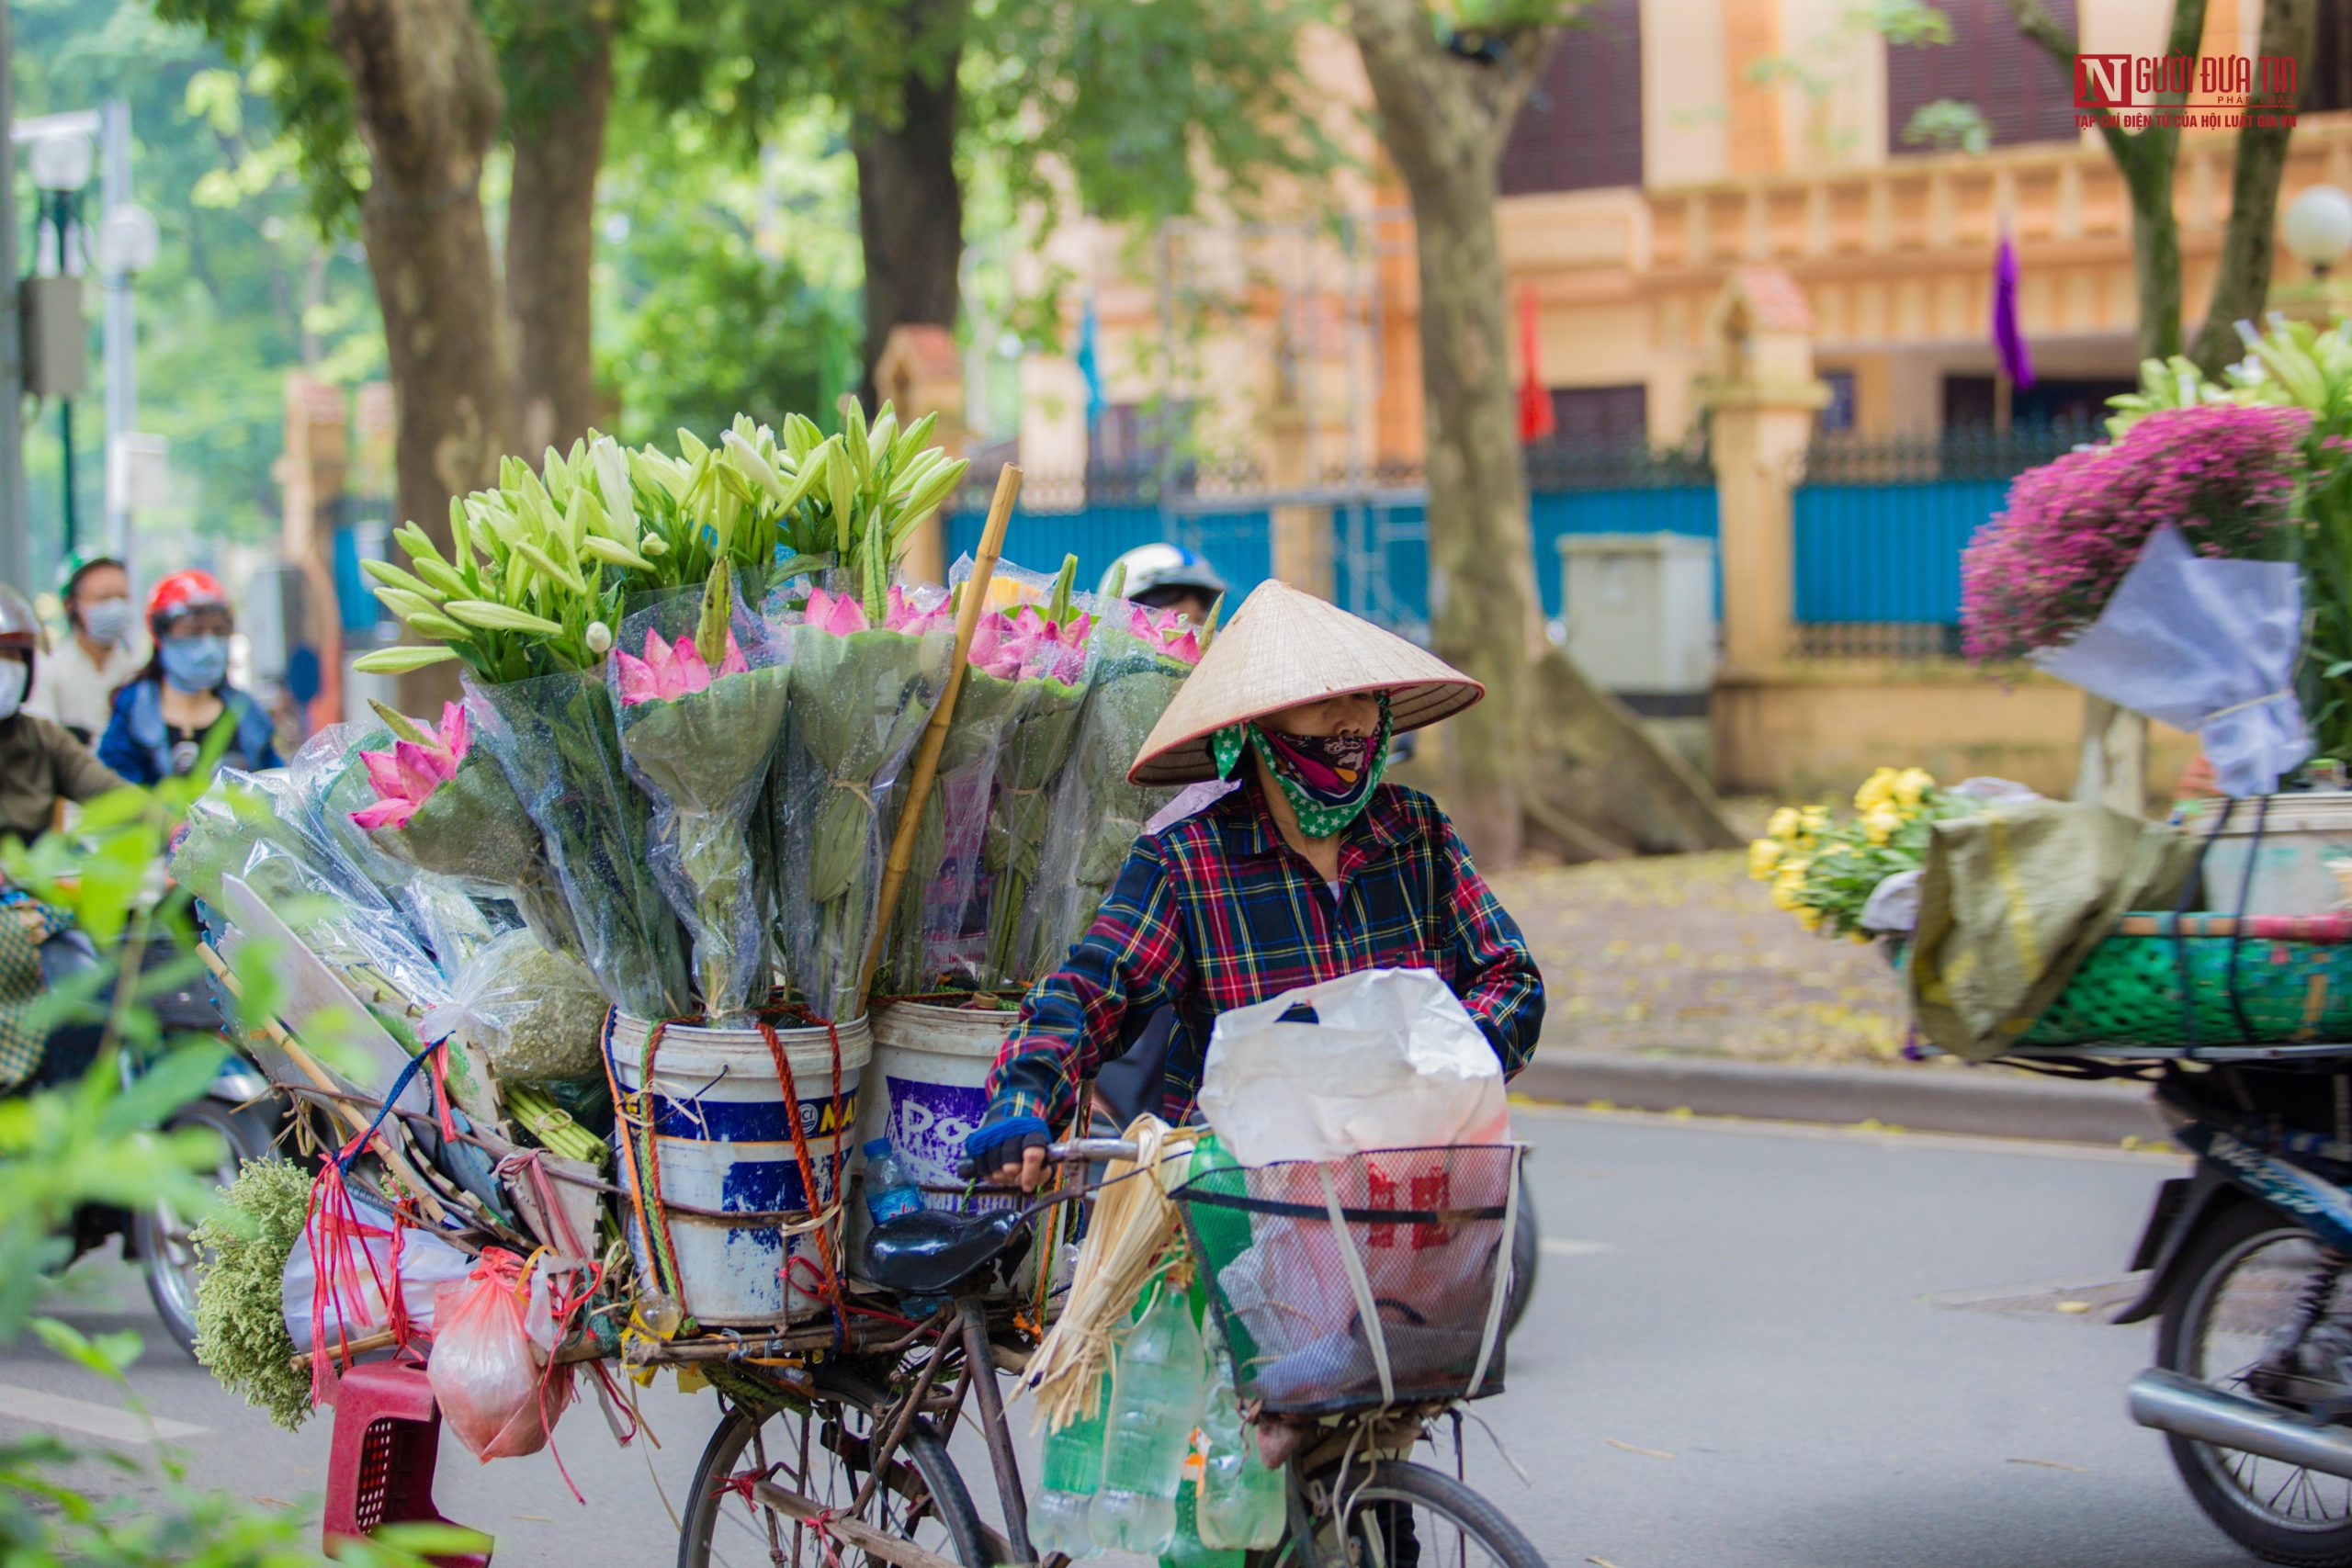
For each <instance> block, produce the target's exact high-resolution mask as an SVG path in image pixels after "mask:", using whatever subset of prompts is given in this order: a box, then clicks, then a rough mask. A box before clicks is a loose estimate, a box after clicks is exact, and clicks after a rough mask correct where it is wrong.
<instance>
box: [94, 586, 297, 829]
mask: <svg viewBox="0 0 2352 1568" xmlns="http://www.w3.org/2000/svg"><path fill="white" fill-rule="evenodd" d="M147 629H148V630H149V631H150V632H151V633H153V636H154V638H155V653H154V657H153V658H152V659H150V660H148V661H147V667H146V668H145V669H144V670H141V671H140V672H139V673H138V675H137V676H135V677H133V678H132V680H131V681H130V684H128V685H126V686H124V687H123V688H122V690H121V691H119V692H118V693H116V694H115V699H114V716H113V718H112V719H111V720H110V721H109V722H108V723H107V732H106V737H105V739H101V740H100V741H99V742H98V760H99V761H103V762H105V763H106V764H107V766H108V767H110V768H112V769H114V771H115V772H117V773H120V774H121V775H122V776H123V777H124V778H126V779H129V780H130V782H131V783H133V784H157V783H160V782H161V781H162V780H164V779H166V778H176V777H178V776H179V775H181V774H184V773H191V772H193V771H194V770H195V767H196V763H197V759H198V756H199V755H200V754H201V753H202V751H203V750H204V744H205V741H206V739H207V738H208V737H209V735H210V734H211V733H212V731H213V730H214V729H215V728H217V727H219V726H220V725H221V724H222V722H223V721H224V720H225V721H227V723H228V725H229V730H230V734H229V742H228V749H227V750H225V751H224V752H223V753H222V754H221V757H220V766H222V767H224V768H246V769H256V768H275V767H277V766H278V765H279V758H278V755H277V739H276V737H275V735H274V734H273V732H272V726H271V723H270V717H269V714H268V712H267V711H266V709H264V708H263V706H262V705H261V704H259V703H258V702H255V701H254V698H253V696H252V695H251V694H249V693H246V692H242V691H240V690H238V689H237V688H236V687H234V686H232V685H231V684H230V683H229V637H230V634H231V633H232V632H234V631H235V630H236V617H235V615H233V614H232V612H231V610H230V608H229V599H228V595H227V594H226V593H224V592H222V591H221V588H220V581H219V580H218V579H216V578H214V577H213V575H212V574H211V573H210V572H209V571H198V570H187V571H175V572H173V573H172V574H171V575H170V576H168V577H166V578H164V580H163V581H160V582H158V583H156V584H155V588H154V592H152V593H150V594H149V595H148V596H147Z"/></svg>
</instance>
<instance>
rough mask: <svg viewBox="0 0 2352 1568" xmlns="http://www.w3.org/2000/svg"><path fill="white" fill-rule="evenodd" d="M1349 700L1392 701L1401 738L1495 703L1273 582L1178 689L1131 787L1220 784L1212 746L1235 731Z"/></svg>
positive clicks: (1310, 597)
mask: <svg viewBox="0 0 2352 1568" xmlns="http://www.w3.org/2000/svg"><path fill="white" fill-rule="evenodd" d="M1347 692H1386V693H1387V694H1389V697H1388V711H1389V716H1390V719H1391V722H1392V723H1393V724H1394V726H1395V728H1396V730H1397V733H1398V734H1400V735H1401V734H1403V733H1404V732H1405V731H1406V730H1408V729H1419V728H1421V727H1422V726H1423V725H1425V724H1435V723H1436V722H1437V721H1438V720H1439V719H1442V718H1446V717H1449V716H1452V715H1454V714H1457V713H1460V712H1461V711H1462V710H1463V709H1464V708H1466V707H1468V706H1469V705H1471V704H1472V703H1475V702H1476V701H1477V700H1478V699H1479V698H1480V697H1483V696H1485V695H1486V694H1487V689H1486V688H1485V687H1484V686H1481V685H1480V684H1478V682H1476V681H1473V680H1472V679H1470V677H1469V676H1467V675H1464V674H1463V673H1462V671H1459V670H1456V669H1454V668H1453V666H1451V665H1449V664H1447V663H1446V662H1445V661H1444V660H1440V659H1438V658H1435V657H1434V656H1432V655H1430V654H1428V653H1424V652H1422V651H1421V650H1420V649H1418V648H1415V647H1414V646H1413V645H1412V644H1411V643H1409V642H1407V641H1406V640H1405V639H1404V638H1403V637H1398V636H1397V635H1396V634H1395V633H1393V632H1385V631H1383V630H1381V629H1380V628H1379V627H1378V626H1374V625H1373V624H1372V623H1371V622H1370V621H1366V620H1360V619H1358V618H1357V617H1356V616H1354V615H1349V614H1348V613H1347V612H1346V611H1345V610H1342V609H1340V607H1339V606H1338V605H1336V604H1327V603H1325V602H1324V601H1323V600H1320V599H1317V597H1316V596H1315V595H1314V594H1312V593H1302V592H1299V591H1298V590H1297V589H1295V588H1293V587H1291V586H1290V585H1289V584H1288V583H1285V582H1276V581H1272V580H1271V579H1270V580H1268V581H1264V582H1261V583H1260V584H1259V585H1258V586H1257V588H1256V589H1255V590H1254V591H1252V592H1251V593H1250V597H1249V598H1248V599H1247V600H1246V601H1244V602H1243V604H1242V606H1241V608H1240V609H1239V610H1238V612H1236V614H1235V615H1234V617H1233V620H1232V622H1231V623H1230V624H1229V625H1227V626H1226V627H1225V628H1224V629H1223V630H1221V631H1219V632H1218V633H1217V634H1216V637H1215V638H1214V639H1213V640H1212V641H1211V642H1210V643H1209V649H1208V651H1207V652H1206V653H1204V654H1203V655H1202V656H1201V662H1200V664H1199V666H1198V667H1197V668H1196V669H1194V670H1193V672H1192V674H1191V675H1189V676H1187V677H1186V678H1185V681H1184V683H1183V684H1182V686H1179V687H1178V688H1176V698H1175V700H1174V701H1173V702H1171V703H1170V704H1169V705H1168V711H1167V712H1165V713H1163V714H1161V715H1160V716H1159V723H1158V724H1156V725H1154V726H1152V729H1151V734H1150V736H1149V737H1148V738H1147V739H1145V741H1144V743H1143V750H1141V751H1139V752H1137V753H1136V765H1135V766H1134V767H1132V768H1130V769H1128V770H1127V779H1128V782H1130V783H1132V784H1196V783H1198V782H1199V781H1201V780H1203V779H1213V778H1215V777H1216V761H1214V760H1213V759H1212V758H1211V757H1210V755H1209V737H1210V736H1212V735H1214V734H1216V732H1217V731H1218V730H1220V729H1223V728H1225V727H1226V726H1227V725H1228V724H1238V723H1239V722H1241V721H1242V720H1243V719H1245V718H1261V717H1263V716H1265V715H1267V714H1270V713H1277V712H1279V711H1281V710H1282V709H1283V708H1287V707H1295V706H1297V705H1299V704H1301V703H1311V702H1316V701H1318V700H1320V699H1322V698H1324V697H1336V696H1339V695H1340V694H1343V693H1347Z"/></svg>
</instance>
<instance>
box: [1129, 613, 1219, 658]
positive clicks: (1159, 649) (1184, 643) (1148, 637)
mask: <svg viewBox="0 0 2352 1568" xmlns="http://www.w3.org/2000/svg"><path fill="white" fill-rule="evenodd" d="M1127 632H1128V635H1129V636H1131V637H1134V638H1135V639H1136V641H1137V642H1140V643H1142V644H1143V645H1144V646H1145V647H1146V648H1148V649H1151V650H1152V652H1154V653H1157V654H1159V655H1160V656H1161V657H1162V658H1165V659H1173V660H1178V661H1180V662H1182V663H1185V664H1198V663H1199V662H1200V661H1201V634H1200V633H1199V632H1197V631H1195V630H1193V626H1192V623H1190V622H1189V621H1187V620H1185V619H1184V617H1183V615H1182V613H1180V612H1178V611H1175V610H1151V609H1147V608H1145V607H1144V606H1143V605H1141V604H1137V605H1136V606H1135V609H1134V613H1133V614H1131V615H1128V617H1127Z"/></svg>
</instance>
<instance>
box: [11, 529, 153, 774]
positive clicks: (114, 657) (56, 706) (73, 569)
mask: <svg viewBox="0 0 2352 1568" xmlns="http://www.w3.org/2000/svg"><path fill="white" fill-rule="evenodd" d="M58 595H59V597H60V598H62V599H63V600H64V602H65V620H66V626H67V631H68V634H69V635H68V636H67V637H65V638H64V639H63V640H62V641H61V642H60V643H59V644H58V646H57V648H56V649H54V650H53V651H51V654H50V655H49V658H48V660H46V662H45V663H44V665H43V667H42V669H41V672H40V673H41V678H40V681H39V682H37V683H36V684H35V686H34V688H33V693H32V694H31V695H30V696H28V697H27V698H26V699H25V712H27V713H28V714H32V715H34V716H37V717H40V718H46V719H52V720H54V721H56V722H57V723H59V724H62V725H63V726H64V727H65V728H67V729H69V730H71V731H72V732H73V734H74V739H77V740H79V741H81V742H82V744H84V745H85V746H87V745H90V744H92V743H94V742H95V741H96V739H97V738H98V737H99V735H101V734H102V733H104V732H105V730H106V727H107V718H108V717H109V716H111V715H112V713H113V711H114V694H115V692H116V691H117V689H119V687H120V686H121V685H122V683H123V682H126V681H128V680H130V678H131V677H132V676H133V675H135V674H136V673H138V671H139V667H140V664H141V662H142V661H143V660H144V659H145V657H146V650H145V649H143V648H141V647H140V646H139V645H140V644H141V642H142V641H143V640H144V639H143V638H141V637H140V636H139V619H138V612H137V611H136V610H135V609H134V608H133V606H132V605H131V603H130V573H129V572H127V571H125V570H123V566H122V563H121V562H120V561H119V560H116V559H115V558H113V557H111V556H92V557H89V558H86V559H85V558H80V557H74V558H68V560H67V561H66V563H65V574H64V580H63V581H62V583H61V585H60V586H59V589H58Z"/></svg>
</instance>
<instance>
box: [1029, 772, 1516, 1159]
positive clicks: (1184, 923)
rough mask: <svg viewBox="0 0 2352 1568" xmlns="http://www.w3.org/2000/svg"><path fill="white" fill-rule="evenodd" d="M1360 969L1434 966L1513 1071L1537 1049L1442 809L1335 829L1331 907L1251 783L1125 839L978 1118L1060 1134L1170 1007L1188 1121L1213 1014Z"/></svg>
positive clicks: (1413, 798) (1178, 1102)
mask: <svg viewBox="0 0 2352 1568" xmlns="http://www.w3.org/2000/svg"><path fill="white" fill-rule="evenodd" d="M1369 968H1392V969H1433V970H1435V971H1436V972H1437V973H1438V974H1439V975H1440V976H1443V978H1444V980H1445V982H1446V984H1447V985H1448V986H1450V987H1452V988H1453V993H1454V995H1456V996H1457V997H1460V998H1462V1003H1463V1006H1464V1008H1466V1009H1467V1010H1469V1013H1470V1016H1471V1017H1472V1018H1473V1019H1475V1020H1476V1021H1477V1024H1478V1027H1479V1029H1480V1030H1482V1031H1483V1032H1485V1034H1486V1036H1487V1040H1488V1041H1489V1042H1491V1043H1493V1045H1494V1047H1495V1055H1497V1056H1498V1057H1499V1058H1501V1060H1502V1065H1503V1071H1504V1072H1505V1073H1506V1074H1513V1073H1517V1072H1518V1071H1519V1069H1520V1068H1521V1067H1522V1066H1526V1065H1527V1060H1528V1058H1529V1057H1530V1056H1531V1055H1533V1054H1534V1051H1535V1039H1536V1035H1537V1034H1538V1033H1539V1032H1541V1030H1542V1028H1543V1024H1544V977H1543V976H1541V975H1540V974H1538V973H1537V972H1536V968H1535V960H1534V958H1533V957H1532V955H1530V953H1528V950H1527V942H1526V939H1525V938H1524V937H1522V936H1521V935H1520V931H1519V927H1518V926H1517V925H1516V924H1515V923H1513V921H1512V920H1511V918H1510V916H1509V915H1508V914H1506V913H1504V912H1503V908H1502V906H1501V904H1499V903H1498V902H1497V901H1496V898H1495V896H1494V894H1493V893H1492V892H1490V891H1489V890H1488V889H1487V884H1486V882H1485V881H1484V880H1483V879H1482V878H1481V877H1480V876H1479V875H1478V872H1477V868H1476V866H1474V865H1472V864H1471V863H1470V854H1469V852H1468V851H1467V850H1466V849H1464V847H1463V843H1462V840H1461V838H1460V836H1459V835H1457V834H1456V833H1455V832H1454V830H1453V823H1451V822H1450V821H1448V820H1447V819H1446V817H1445V813H1443V812H1442V811H1440V810H1439V809H1438V807H1437V804H1436V802H1434V801H1432V800H1430V797H1429V796H1427V795H1422V794H1420V793H1419V792H1418V791H1415V790H1409V789H1404V788H1401V787H1399V786H1397V785H1396V784H1383V785H1381V786H1380V787H1379V789H1378V791H1377V792H1376V793H1375V794H1374V796H1373V798H1372V801H1371V803H1370V804H1369V805H1368V806H1366V807H1365V808H1364V810H1363V813H1362V814H1361V815H1360V816H1358V817H1357V818H1356V819H1355V820H1354V821H1353V822H1351V823H1350V824H1349V825H1348V827H1347V828H1346V829H1345V830H1344V831H1343V832H1342V833H1341V834H1340V879H1339V893H1338V896H1337V897H1334V896H1333V893H1332V889H1331V886H1330V885H1329V884H1328V883H1326V882H1325V881H1324V880H1323V878H1322V877H1321V876H1320V875H1319V874H1317V872H1316V870H1315V868H1314V867H1313V866H1312V865H1310V864H1309V863H1307V861H1306V857H1305V856H1303V855H1301V854H1300V853H1298V852H1296V851H1295V850H1293V849H1292V848H1291V847H1290V846H1289V845H1288V844H1286V843H1284V842H1283V838H1282V832H1281V829H1278V828H1277V827H1276V826H1275V824H1274V819H1273V818H1272V815H1271V814H1270V813H1269V812H1268V810H1267V807H1266V798H1265V793H1264V791H1263V789H1262V788H1261V785H1260V784H1259V783H1258V782H1257V780H1255V779H1254V778H1253V779H1250V780H1249V781H1247V782H1246V783H1244V784H1243V785H1242V786H1241V787H1240V788H1238V789H1237V790H1235V791H1233V793H1231V794H1230V795H1226V796H1225V797H1224V798H1222V799H1220V800H1218V801H1216V803H1215V804H1213V805H1211V806H1210V807H1207V808H1206V809H1204V810H1203V811H1202V812H1200V813H1199V814H1198V815H1196V816H1193V817H1189V818H1184V819H1183V820H1182V821H1180V822H1177V823H1174V824H1173V825H1171V826H1170V827H1169V828H1167V829H1164V830H1162V831H1161V832H1159V833H1155V834H1150V835H1148V836H1146V837H1144V838H1141V839H1138V840H1136V846H1135V848H1134V850H1133V851H1132V852H1129V854H1128V856H1127V863H1126V865H1125V867H1124V868H1122V870H1121V871H1120V873H1119V880H1118V882H1117V884H1116V885H1115V886H1114V887H1113V888H1112V889H1111V894H1110V897H1107V898H1105V899H1104V900H1103V908H1102V909H1101V911H1100V912H1098V913H1097V914H1096V915H1095V917H1094V924H1093V925H1092V926H1091V927H1090V928H1089V929H1088V931H1087V933H1086V936H1085V938H1084V939H1083V940H1082V941H1080V942H1079V943H1078V945H1077V946H1075V947H1073V948H1072V949H1071V950H1070V953H1069V959H1068V960H1067V961H1066V962H1065V963H1064V964H1062V967H1061V968H1060V969H1059V970H1057V971H1056V972H1055V973H1054V974H1051V975H1048V976H1046V977H1045V978H1044V979H1043V980H1040V981H1038V982H1037V984H1036V985H1035V987H1032V988H1031V990H1030V992H1029V995H1028V996H1027V997H1026V998H1023V1001H1022V1004H1021V1019H1020V1021H1019V1022H1018V1023H1017V1024H1015V1025H1014V1027H1013V1030H1012V1034H1011V1035H1010V1036H1009V1037H1008V1038H1007V1039H1006V1041H1005V1043H1004V1048H1003V1050H1002V1051H1001V1052H1000V1053H999V1055H998V1056H997V1063H996V1070H995V1071H994V1072H993V1073H992V1074H991V1075H990V1076H989V1121H990V1122H998V1121H1002V1120H1003V1119H1005V1118H1007V1117H1010V1116H1023V1115H1028V1116H1041V1117H1044V1118H1045V1119H1046V1121H1047V1122H1049V1123H1052V1124H1055V1125H1058V1124H1060V1122H1062V1121H1063V1120H1064V1119H1065V1118H1067V1117H1068V1116H1069V1113H1070V1111H1071V1110H1072V1109H1073V1106H1074V1103H1075V1100H1076V1093H1077V1085H1078V1083H1079V1081H1080V1079H1081V1078H1086V1077H1092V1076H1093V1074H1094V1070H1095V1068H1096V1066H1098V1065H1100V1063H1101V1062H1102V1061H1103V1059H1104V1056H1105V1055H1106V1048H1109V1047H1115V1046H1117V1045H1118V1043H1119V1042H1120V1041H1121V1039H1122V1031H1123V1026H1124V1025H1125V1023H1126V1022H1127V1021H1128V1020H1129V1019H1130V1017H1131V1016H1132V1018H1133V1019H1135V1020H1136V1021H1138V1022H1139V1021H1141V1020H1142V1019H1144V1018H1146V1017H1148V1016H1149V1015H1150V1014H1151V1013H1152V1012H1153V1011H1154V1010H1157V1009H1159V1008H1160V1007H1163V1006H1166V1007H1172V1008H1174V1009H1175V1011H1176V1021H1175V1029H1174V1031H1173V1032H1172V1034H1171V1036H1170V1041H1169V1050H1168V1081H1167V1095H1166V1099H1165V1101H1164V1103H1163V1106H1162V1109H1161V1114H1162V1115H1163V1116H1164V1117H1165V1118H1166V1119H1167V1120H1168V1121H1170V1122H1181V1121H1182V1120H1183V1119H1184V1117H1186V1116H1187V1115H1189V1114H1190V1113H1191V1111H1192V1105H1193V1096H1194V1094H1195V1093H1196V1092H1197V1090H1198V1089H1199V1087H1200V1080H1201V1068H1202V1064H1203V1061H1204V1056H1205V1054H1206V1052H1207V1049H1208V1039H1209V1031H1210V1028H1211V1026H1212V1025H1213V1024H1214V1023H1215V1022H1216V1018H1217V1015H1218V1014H1219V1013H1222V1012H1225V1011H1227V1010H1230V1009H1233V1008H1238V1007H1248V1006H1250V1005H1251V1004H1253V1003H1257V1002H1262V1001H1266V1000H1268V999H1270V998H1273V997H1276V996H1279V995H1280V994H1282V993H1283V992H1284V991H1287V990H1291V989H1294V988H1295V987H1300V986H1306V985H1312V984H1314V983H1315V982H1317V981H1320V980H1329V979H1335V978H1337V977H1338V976H1342V975H1349V974H1353V973H1354V972H1355V971H1357V970H1359V969H1369ZM1107 1054H1108V1055H1113V1056H1115V1055H1118V1054H1119V1052H1118V1050H1116V1049H1108V1050H1107Z"/></svg>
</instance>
